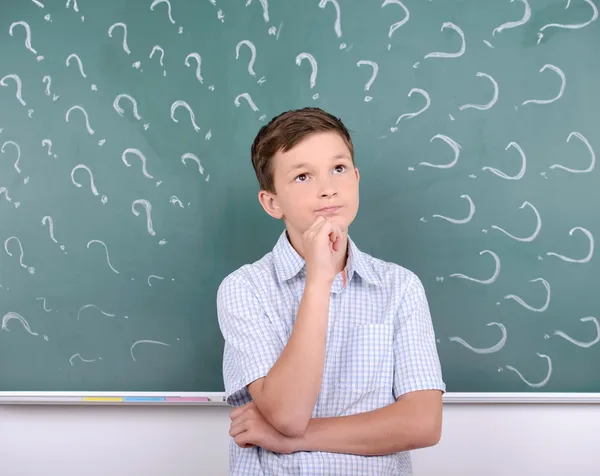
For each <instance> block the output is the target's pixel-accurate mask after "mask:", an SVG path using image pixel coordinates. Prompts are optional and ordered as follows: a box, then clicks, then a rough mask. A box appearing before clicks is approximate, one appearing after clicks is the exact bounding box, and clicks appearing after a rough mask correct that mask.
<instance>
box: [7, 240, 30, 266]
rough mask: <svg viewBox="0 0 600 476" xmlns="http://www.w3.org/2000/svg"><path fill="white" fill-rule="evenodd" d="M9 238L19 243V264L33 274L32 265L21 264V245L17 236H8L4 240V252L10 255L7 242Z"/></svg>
mask: <svg viewBox="0 0 600 476" xmlns="http://www.w3.org/2000/svg"><path fill="white" fill-rule="evenodd" d="M10 240H15V241H16V242H17V243H18V245H19V249H20V250H21V255H20V257H19V264H20V265H21V268H25V269H26V270H27V271H29V274H34V273H35V268H34V267H33V266H27V265H26V264H23V245H21V240H19V238H17V237H16V236H11V237H10V238H7V239H6V241H4V251H6V254H7V255H8V256H12V253H11V252H10V251H8V242H9V241H10Z"/></svg>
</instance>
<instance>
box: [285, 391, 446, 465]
mask: <svg viewBox="0 0 600 476" xmlns="http://www.w3.org/2000/svg"><path fill="white" fill-rule="evenodd" d="M441 418H442V417H441V406H436V405H429V406H426V405H424V404H420V403H418V404H417V403H414V402H407V401H402V400H400V401H398V402H395V403H392V404H391V405H388V406H386V407H382V408H378V409H376V410H372V411H369V412H364V413H358V414H355V415H349V416H341V417H330V418H312V419H311V420H310V422H309V425H308V427H307V429H306V432H305V433H304V434H303V435H302V436H301V437H297V438H293V439H292V443H291V446H292V451H326V452H331V453H348V454H356V455H363V456H375V455H387V454H392V453H397V452H399V451H409V450H414V449H417V448H424V447H427V446H433V445H435V444H437V443H438V441H439V439H440V434H441Z"/></svg>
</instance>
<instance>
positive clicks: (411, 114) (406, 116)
mask: <svg viewBox="0 0 600 476" xmlns="http://www.w3.org/2000/svg"><path fill="white" fill-rule="evenodd" d="M414 93H418V94H420V95H421V96H423V97H424V98H425V106H423V107H422V108H421V109H419V110H418V111H417V112H408V113H405V114H402V115H401V116H399V117H398V119H396V124H398V123H399V122H400V121H401V120H402V119H412V118H413V117H417V116H419V115H420V114H423V113H424V112H425V111H426V110H427V109H429V106H431V98H430V97H429V93H428V92H427V91H425V90H424V89H419V88H412V89H411V90H410V91H409V93H408V97H409V98H410V97H412V95H413V94H414ZM390 130H391V131H392V132H396V131H397V130H398V128H397V127H391V128H390Z"/></svg>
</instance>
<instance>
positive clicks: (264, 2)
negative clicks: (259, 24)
mask: <svg viewBox="0 0 600 476" xmlns="http://www.w3.org/2000/svg"><path fill="white" fill-rule="evenodd" d="M258 1H259V2H260V5H261V7H262V11H263V19H264V20H265V22H267V23H268V22H269V2H268V0H258ZM251 3H252V0H247V2H246V6H248V5H250V4H251Z"/></svg>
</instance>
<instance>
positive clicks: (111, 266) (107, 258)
mask: <svg viewBox="0 0 600 476" xmlns="http://www.w3.org/2000/svg"><path fill="white" fill-rule="evenodd" d="M92 243H98V244H99V245H102V246H104V252H105V254H106V262H107V263H108V267H109V268H110V269H112V270H113V272H115V273H116V274H119V272H118V271H117V270H116V269H115V268H114V267H113V265H112V264H110V258H109V257H108V248H107V247H106V244H105V243H104V242H103V241H100V240H90V241H89V242H88V244H87V249H88V250H89V249H90V245H91V244H92Z"/></svg>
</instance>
